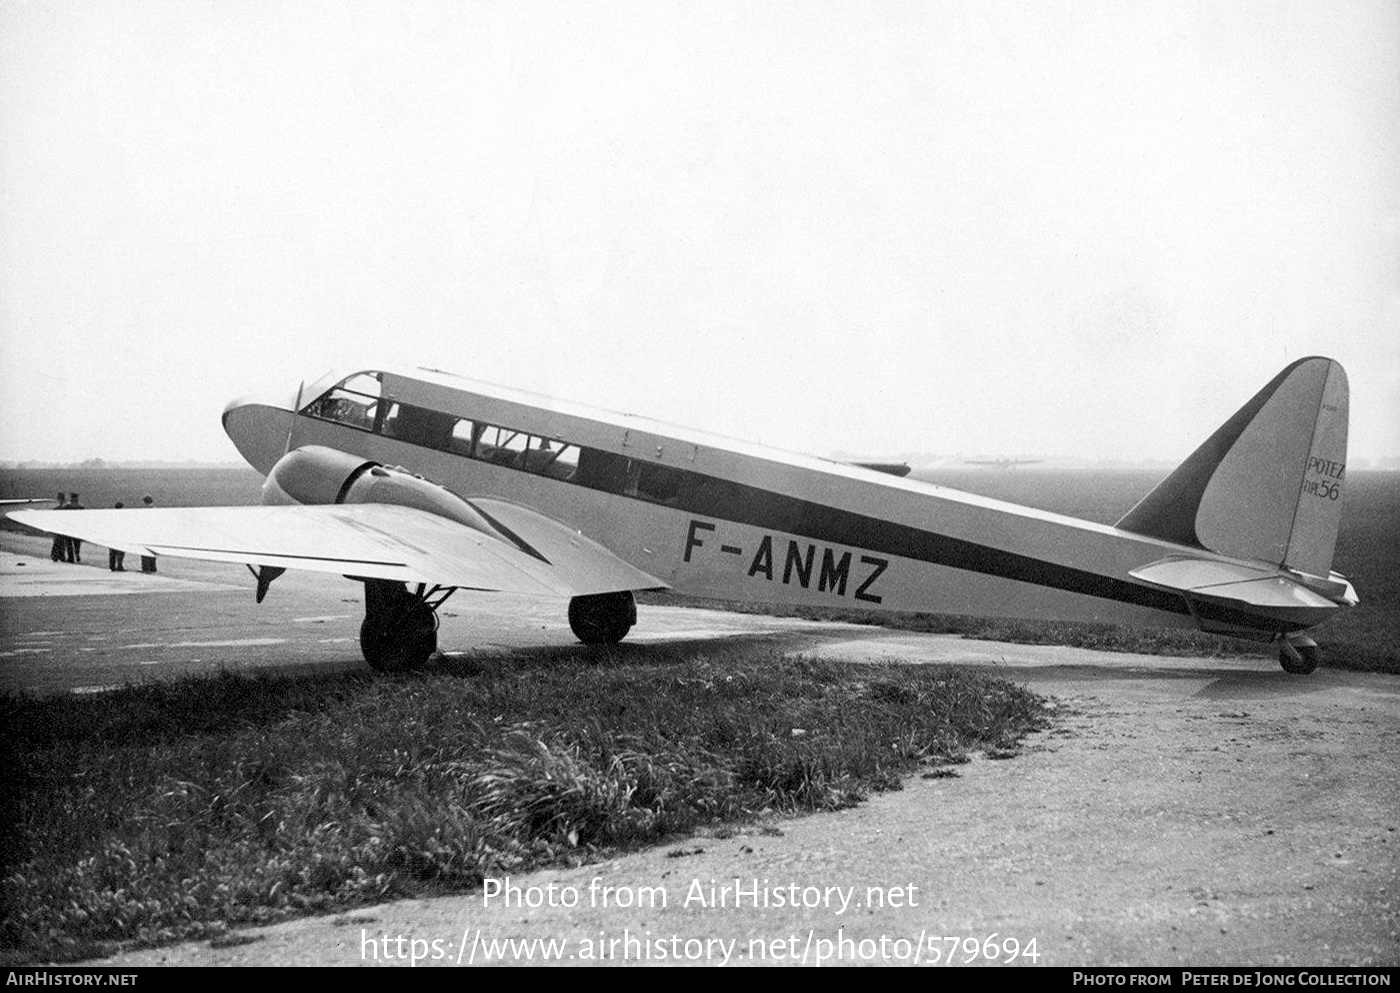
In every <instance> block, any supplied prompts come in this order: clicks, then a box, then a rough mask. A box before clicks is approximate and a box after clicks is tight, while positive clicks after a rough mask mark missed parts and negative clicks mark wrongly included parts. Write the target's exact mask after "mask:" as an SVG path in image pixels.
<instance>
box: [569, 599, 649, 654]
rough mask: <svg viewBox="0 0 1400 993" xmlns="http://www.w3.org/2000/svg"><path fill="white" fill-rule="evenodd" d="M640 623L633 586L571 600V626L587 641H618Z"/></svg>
mask: <svg viewBox="0 0 1400 993" xmlns="http://www.w3.org/2000/svg"><path fill="white" fill-rule="evenodd" d="M636 623H637V601H636V600H634V599H633V598H632V591H631V590H622V591H621V592H619V593H595V594H592V595H591V596H576V597H574V598H573V599H572V600H570V601H569V627H571V628H572V629H573V632H574V636H575V637H577V638H578V640H579V641H581V642H583V643H584V644H585V645H615V644H617V643H618V642H619V641H621V640H622V639H623V638H625V637H627V632H628V631H631V630H632V625H633V624H636Z"/></svg>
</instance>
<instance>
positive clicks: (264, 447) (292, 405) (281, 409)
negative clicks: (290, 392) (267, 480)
mask: <svg viewBox="0 0 1400 993" xmlns="http://www.w3.org/2000/svg"><path fill="white" fill-rule="evenodd" d="M295 416H296V400H295V399H294V398H293V397H291V396H286V397H280V396H251V397H241V398H239V399H237V400H234V401H232V402H230V403H229V405H228V406H227V407H225V408H224V417H223V422H224V433H225V434H227V435H228V436H229V438H230V440H232V441H233V443H234V445H235V446H236V447H237V448H238V453H239V454H240V455H242V456H243V458H244V459H245V460H247V462H248V464H249V465H251V466H252V467H253V468H254V469H256V470H258V472H260V473H262V474H263V475H264V476H266V475H267V474H268V473H269V472H271V471H272V467H273V466H274V465H276V464H277V460H278V459H279V458H281V457H282V455H283V453H284V452H285V451H286V448H287V436H288V433H289V432H290V431H291V429H292V418H294V417H295Z"/></svg>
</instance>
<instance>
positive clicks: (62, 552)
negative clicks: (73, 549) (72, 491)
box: [49, 492, 68, 562]
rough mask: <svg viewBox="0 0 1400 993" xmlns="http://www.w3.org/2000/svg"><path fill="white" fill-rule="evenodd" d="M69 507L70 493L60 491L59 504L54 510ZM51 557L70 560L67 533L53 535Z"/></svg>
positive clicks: (59, 560) (56, 559)
mask: <svg viewBox="0 0 1400 993" xmlns="http://www.w3.org/2000/svg"><path fill="white" fill-rule="evenodd" d="M67 509H68V494H67V493H63V492H60V493H59V494H58V506H57V507H55V508H54V510H67ZM49 558H51V559H53V560H54V561H55V562H66V561H68V537H67V535H62V534H56V535H54V536H53V549H52V550H51V551H50V552H49Z"/></svg>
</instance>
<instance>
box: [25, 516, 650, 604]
mask: <svg viewBox="0 0 1400 993" xmlns="http://www.w3.org/2000/svg"><path fill="white" fill-rule="evenodd" d="M472 503H473V506H476V507H477V508H478V509H479V510H481V511H483V512H484V514H485V515H486V516H487V519H488V520H490V521H491V523H492V524H493V526H494V527H496V528H497V529H498V531H499V532H500V533H499V534H494V535H493V534H488V533H485V532H483V531H479V530H476V529H474V528H470V527H467V526H466V525H464V524H460V523H458V522H456V521H452V520H449V519H447V518H445V517H441V516H439V515H437V514H432V513H429V512H427V511H424V510H418V509H416V508H413V507H405V506H398V505H393V504H378V503H365V504H348V505H347V504H332V505H316V506H271V507H268V506H260V507H159V508H150V509H136V510H82V511H56V510H25V511H16V512H12V513H10V514H9V515H8V516H9V517H10V518H11V519H13V520H15V521H18V522H19V523H21V524H26V525H29V526H30V527H34V528H38V529H39V530H41V531H47V532H50V533H56V534H66V535H71V536H73V537H75V538H81V539H82V540H84V541H91V542H93V543H95V544H98V545H103V546H106V547H108V548H116V549H118V550H121V551H126V552H130V553H134V554H142V555H165V556H171V557H175V558H189V559H202V560H205V561H213V562H237V563H243V564H246V565H250V566H253V567H255V568H258V567H262V566H269V567H272V568H280V569H307V570H311V571H313V572H326V573H333V574H336V575H347V576H354V577H357V578H368V579H389V580H396V581H400V582H405V583H411V584H416V583H427V584H429V585H435V586H455V587H461V588H463V589H472V590H489V591H495V592H508V593H531V594H543V595H551V596H582V595H587V594H593V593H610V592H614V591H619V590H640V589H663V588H665V587H666V585H667V584H666V583H663V582H662V581H661V580H659V579H657V578H656V577H655V576H652V575H649V574H648V573H645V572H643V571H642V570H640V569H637V568H635V567H633V566H631V565H629V564H627V563H626V562H624V561H623V560H622V559H620V558H618V557H617V556H616V555H614V554H613V553H612V552H610V551H608V550H607V549H606V548H604V547H603V546H602V545H599V544H598V543H597V542H595V541H592V540H590V539H588V538H586V537H584V536H583V535H582V534H580V533H578V532H577V531H575V530H573V529H571V528H569V527H567V526H565V525H563V524H560V523H559V522H558V521H555V520H553V519H552V518H549V517H545V516H544V515H542V514H539V513H536V512H535V511H532V510H530V509H528V508H525V507H520V506H518V505H515V504H510V503H507V502H505V501H500V500H479V501H473V502H472Z"/></svg>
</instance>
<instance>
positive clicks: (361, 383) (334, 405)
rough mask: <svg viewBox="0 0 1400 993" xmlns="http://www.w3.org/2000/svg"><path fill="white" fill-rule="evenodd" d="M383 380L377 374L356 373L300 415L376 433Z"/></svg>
mask: <svg viewBox="0 0 1400 993" xmlns="http://www.w3.org/2000/svg"><path fill="white" fill-rule="evenodd" d="M382 377H383V374H382V373H378V372H357V373H355V374H354V375H353V376H348V377H346V378H345V379H343V380H341V382H339V383H338V384H336V385H335V386H333V387H331V388H330V389H329V390H327V391H326V392H325V393H323V394H321V395H320V396H318V397H317V398H316V399H315V400H312V401H311V402H310V403H308V404H307V405H306V406H305V407H303V408H302V410H301V412H302V413H303V414H305V415H306V416H308V417H316V418H319V419H320V420H323V421H335V422H336V423H337V424H344V425H346V426H347V427H352V428H359V429H360V430H362V431H373V430H374V423H375V417H376V416H378V413H379V400H380V390H381V383H380V380H381V379H382Z"/></svg>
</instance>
